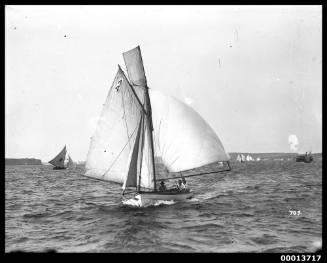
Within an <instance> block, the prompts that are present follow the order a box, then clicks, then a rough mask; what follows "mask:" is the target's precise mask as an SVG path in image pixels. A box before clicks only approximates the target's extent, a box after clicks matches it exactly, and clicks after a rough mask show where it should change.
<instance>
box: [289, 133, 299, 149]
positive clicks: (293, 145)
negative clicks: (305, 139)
mask: <svg viewBox="0 0 327 263" xmlns="http://www.w3.org/2000/svg"><path fill="white" fill-rule="evenodd" d="M288 144H289V145H290V150H291V152H296V151H297V149H298V145H299V140H298V138H297V137H296V135H294V134H290V136H288Z"/></svg>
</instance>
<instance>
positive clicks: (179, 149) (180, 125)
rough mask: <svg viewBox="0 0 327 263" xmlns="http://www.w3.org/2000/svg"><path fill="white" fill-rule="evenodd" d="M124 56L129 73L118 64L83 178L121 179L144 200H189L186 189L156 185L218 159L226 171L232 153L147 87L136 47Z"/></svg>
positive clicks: (191, 114) (190, 113)
mask: <svg viewBox="0 0 327 263" xmlns="http://www.w3.org/2000/svg"><path fill="white" fill-rule="evenodd" d="M123 58H124V62H125V65H126V68H127V75H128V77H127V76H126V75H125V73H124V71H123V70H122V69H121V67H120V66H119V65H118V72H117V74H116V76H115V78H114V81H113V83H112V85H111V88H110V90H109V93H108V95H107V98H106V101H105V103H104V105H103V108H102V112H101V114H100V118H99V121H98V123H97V127H96V130H95V133H94V134H93V136H92V137H91V142H90V146H89V151H88V154H87V159H86V165H85V168H86V172H85V176H87V177H90V178H94V179H100V180H103V181H109V182H116V183H120V184H122V190H123V191H122V194H123V195H125V194H129V193H132V194H134V195H135V197H136V198H138V199H139V200H140V201H141V203H142V204H145V203H147V202H148V201H155V200H184V199H188V198H191V197H192V195H193V192H192V191H190V190H184V191H179V190H175V189H168V190H167V191H159V190H158V185H159V183H160V182H161V181H168V180H172V179H173V180H175V179H177V178H182V177H189V176H198V175H204V174H209V173H213V172H219V171H221V168H220V170H219V169H218V168H217V171H210V172H202V173H199V172H195V173H192V172H191V173H190V172H189V171H192V169H194V168H197V167H202V166H205V165H208V164H212V163H214V164H217V165H216V166H217V167H218V166H219V165H218V163H219V162H222V163H223V164H224V169H223V170H222V171H229V170H230V169H231V167H230V165H229V160H230V156H229V154H228V153H226V152H225V150H224V147H223V145H222V143H221V141H220V139H219V138H218V136H217V135H216V133H215V132H214V131H213V130H212V128H211V127H210V126H209V124H208V123H207V122H206V121H205V120H204V119H203V118H202V117H201V116H200V115H199V114H198V113H197V112H196V111H195V110H193V109H192V108H191V107H190V106H188V105H187V104H185V103H183V102H181V101H179V100H177V99H176V98H173V97H170V96H167V95H164V94H163V93H161V92H159V91H156V90H153V89H150V88H149V87H148V84H147V80H146V76H145V71H144V67H143V60H142V56H141V50H140V47H139V46H137V47H136V48H134V49H132V50H129V51H127V52H125V53H123ZM159 159H160V160H161V161H162V163H161V165H162V166H163V167H164V169H162V170H161V171H159V170H160V169H158V163H157V162H156V160H159ZM163 171H164V172H163Z"/></svg>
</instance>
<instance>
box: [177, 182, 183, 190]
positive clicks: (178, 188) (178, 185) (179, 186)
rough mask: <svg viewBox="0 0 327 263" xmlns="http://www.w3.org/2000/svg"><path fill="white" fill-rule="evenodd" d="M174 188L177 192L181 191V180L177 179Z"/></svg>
mask: <svg viewBox="0 0 327 263" xmlns="http://www.w3.org/2000/svg"><path fill="white" fill-rule="evenodd" d="M176 188H177V190H178V191H182V190H183V188H182V180H181V179H179V180H178V182H177V183H176Z"/></svg>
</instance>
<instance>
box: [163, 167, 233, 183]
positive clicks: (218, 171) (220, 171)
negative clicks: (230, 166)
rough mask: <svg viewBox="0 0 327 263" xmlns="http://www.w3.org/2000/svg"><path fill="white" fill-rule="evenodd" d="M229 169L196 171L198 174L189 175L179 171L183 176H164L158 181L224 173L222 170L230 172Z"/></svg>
mask: <svg viewBox="0 0 327 263" xmlns="http://www.w3.org/2000/svg"><path fill="white" fill-rule="evenodd" d="M228 171H230V170H217V171H212V172H203V173H196V174H189V175H185V174H184V175H183V174H182V172H179V173H181V176H174V177H167V178H164V179H158V181H167V180H169V179H176V178H183V177H184V178H185V177H192V176H200V175H205V174H213V173H222V172H228Z"/></svg>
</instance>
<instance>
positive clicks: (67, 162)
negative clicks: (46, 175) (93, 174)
mask: <svg viewBox="0 0 327 263" xmlns="http://www.w3.org/2000/svg"><path fill="white" fill-rule="evenodd" d="M49 163H50V164H52V165H53V166H54V167H53V169H54V170H61V169H67V168H73V167H75V163H74V162H73V160H72V158H71V157H70V156H69V154H68V153H67V149H66V145H65V146H64V148H63V149H62V150H61V151H60V152H59V153H58V154H57V155H56V157H54V158H53V159H52V160H51V161H49Z"/></svg>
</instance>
